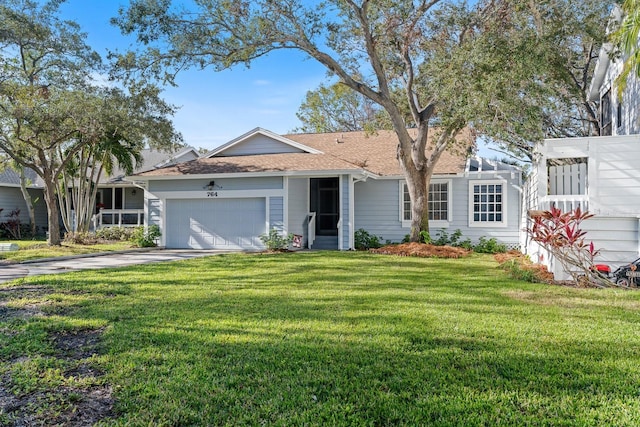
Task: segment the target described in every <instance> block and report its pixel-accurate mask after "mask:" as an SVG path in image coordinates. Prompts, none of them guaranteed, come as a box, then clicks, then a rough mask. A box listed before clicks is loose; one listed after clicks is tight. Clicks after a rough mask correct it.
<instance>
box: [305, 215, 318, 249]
mask: <svg viewBox="0 0 640 427" xmlns="http://www.w3.org/2000/svg"><path fill="white" fill-rule="evenodd" d="M307 218H308V220H309V222H308V224H307V247H308V248H311V245H313V242H315V240H316V213H315V212H309V213H308V214H307Z"/></svg>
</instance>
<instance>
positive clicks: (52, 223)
mask: <svg viewBox="0 0 640 427" xmlns="http://www.w3.org/2000/svg"><path fill="white" fill-rule="evenodd" d="M44 181H45V184H44V201H45V202H46V204H47V219H48V222H49V237H48V238H47V243H48V244H49V246H60V243H61V240H60V221H59V217H60V211H59V210H58V199H57V197H56V188H55V184H54V183H53V182H52V180H50V179H45V180H44Z"/></svg>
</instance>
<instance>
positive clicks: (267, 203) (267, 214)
mask: <svg viewBox="0 0 640 427" xmlns="http://www.w3.org/2000/svg"><path fill="white" fill-rule="evenodd" d="M270 219H271V197H270V196H267V197H264V224H265V227H266V230H267V235H269V231H270V230H271V221H269V220H270Z"/></svg>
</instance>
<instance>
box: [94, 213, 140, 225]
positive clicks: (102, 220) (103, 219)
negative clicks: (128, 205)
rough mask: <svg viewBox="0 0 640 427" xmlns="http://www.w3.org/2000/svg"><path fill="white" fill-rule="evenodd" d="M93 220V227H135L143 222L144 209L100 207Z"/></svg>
mask: <svg viewBox="0 0 640 427" xmlns="http://www.w3.org/2000/svg"><path fill="white" fill-rule="evenodd" d="M94 221H95V222H94V223H95V228H102V227H137V226H140V225H143V224H144V209H100V212H98V213H97V214H96V215H95V219H94Z"/></svg>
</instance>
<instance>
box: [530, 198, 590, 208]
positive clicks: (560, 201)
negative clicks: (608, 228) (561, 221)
mask: <svg viewBox="0 0 640 427" xmlns="http://www.w3.org/2000/svg"><path fill="white" fill-rule="evenodd" d="M552 206H555V207H556V208H558V209H560V210H561V211H562V212H571V211H573V210H575V209H576V208H578V207H579V208H580V210H581V211H583V212H585V211H588V210H589V196H587V195H583V194H574V195H562V196H556V195H552V196H545V197H542V198H541V199H540V203H539V205H538V209H539V210H543V211H546V210H549V209H551V207H552Z"/></svg>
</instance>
